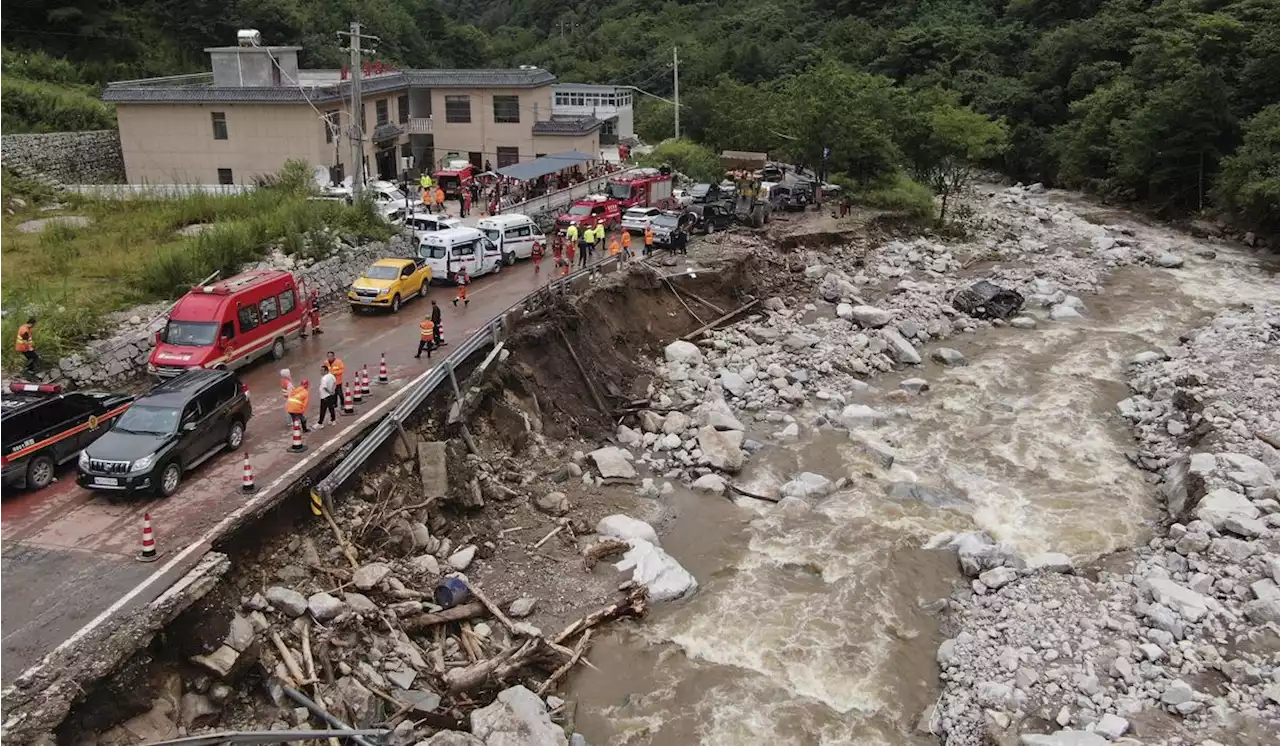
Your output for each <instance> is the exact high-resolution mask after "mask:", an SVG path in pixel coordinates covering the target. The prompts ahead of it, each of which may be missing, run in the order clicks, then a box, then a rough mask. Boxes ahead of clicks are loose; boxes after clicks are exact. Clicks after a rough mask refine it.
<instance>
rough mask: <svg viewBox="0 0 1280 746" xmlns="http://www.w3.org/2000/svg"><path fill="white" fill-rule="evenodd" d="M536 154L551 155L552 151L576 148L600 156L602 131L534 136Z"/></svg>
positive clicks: (561, 151) (559, 151) (580, 151)
mask: <svg viewBox="0 0 1280 746" xmlns="http://www.w3.org/2000/svg"><path fill="white" fill-rule="evenodd" d="M533 140H534V148H535V151H534V152H535V154H538V155H551V154H552V153H563V152H565V151H566V150H576V151H578V152H579V153H586V154H587V155H594V156H595V157H597V158H599V157H600V132H599V131H596V132H592V133H591V134H589V135H578V136H565V135H538V136H537V137H535V138H533Z"/></svg>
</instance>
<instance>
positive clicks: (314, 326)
mask: <svg viewBox="0 0 1280 746" xmlns="http://www.w3.org/2000/svg"><path fill="white" fill-rule="evenodd" d="M307 305H308V306H309V308H308V309H307V318H308V319H309V320H310V321H311V333H312V334H324V329H321V328H320V291H319V290H315V289H312V291H311V300H310V301H308V302H307ZM301 336H302V338H303V339H306V338H307V334H306V332H303V333H302V335H301Z"/></svg>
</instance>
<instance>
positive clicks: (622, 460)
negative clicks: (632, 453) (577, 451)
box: [587, 446, 636, 479]
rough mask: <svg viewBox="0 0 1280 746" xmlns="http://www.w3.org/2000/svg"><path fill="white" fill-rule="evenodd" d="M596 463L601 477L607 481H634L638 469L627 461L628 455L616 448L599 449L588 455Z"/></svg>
mask: <svg viewBox="0 0 1280 746" xmlns="http://www.w3.org/2000/svg"><path fill="white" fill-rule="evenodd" d="M587 455H588V456H590V457H591V460H592V461H594V462H595V465H596V469H598V470H599V471H600V476H601V477H604V478H605V479H634V478H635V476H636V469H635V467H634V466H632V465H631V461H629V460H628V459H627V455H626V453H625V452H624V451H623V450H622V449H621V448H618V447H616V446H605V447H604V448H597V449H596V450H594V451H592V452H591V453H589V454H587Z"/></svg>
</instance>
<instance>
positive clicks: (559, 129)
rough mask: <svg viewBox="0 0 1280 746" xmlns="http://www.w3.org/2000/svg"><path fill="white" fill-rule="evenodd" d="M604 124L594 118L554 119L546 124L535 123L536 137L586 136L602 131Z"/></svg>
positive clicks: (534, 132) (534, 131)
mask: <svg viewBox="0 0 1280 746" xmlns="http://www.w3.org/2000/svg"><path fill="white" fill-rule="evenodd" d="M603 124H604V122H602V121H600V120H599V119H596V118H595V117H592V116H585V117H552V118H551V119H549V120H547V121H545V122H534V123H533V134H535V135H586V134H590V133H592V132H595V131H596V130H598V129H600V127H601V125H603Z"/></svg>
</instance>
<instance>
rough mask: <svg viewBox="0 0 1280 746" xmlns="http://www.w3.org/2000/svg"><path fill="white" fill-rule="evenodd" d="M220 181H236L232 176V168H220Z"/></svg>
mask: <svg viewBox="0 0 1280 746" xmlns="http://www.w3.org/2000/svg"><path fill="white" fill-rule="evenodd" d="M218 183H219V184H226V185H230V184H234V183H236V180H235V179H234V178H232V177H231V169H229V168H220V169H218Z"/></svg>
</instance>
